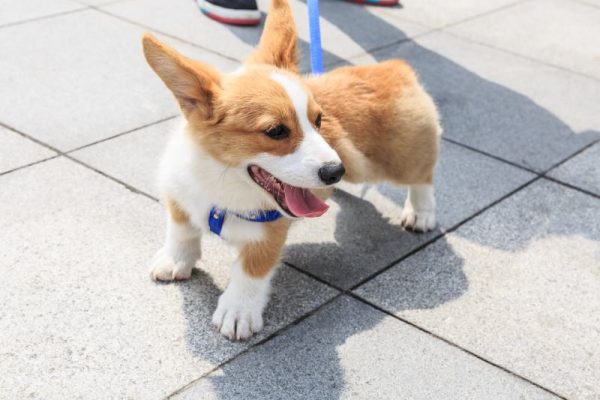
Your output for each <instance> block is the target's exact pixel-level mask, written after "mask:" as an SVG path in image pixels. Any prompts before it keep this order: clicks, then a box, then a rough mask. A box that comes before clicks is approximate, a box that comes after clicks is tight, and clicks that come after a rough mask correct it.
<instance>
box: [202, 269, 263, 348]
mask: <svg viewBox="0 0 600 400" xmlns="http://www.w3.org/2000/svg"><path fill="white" fill-rule="evenodd" d="M274 270H275V269H273V270H272V271H271V272H269V274H267V276H265V277H264V278H253V277H251V276H249V275H248V274H246V273H245V272H244V270H243V268H242V265H241V264H240V262H239V261H236V262H235V264H233V268H232V269H231V279H230V281H229V285H227V289H225V291H224V292H223V294H222V295H221V297H219V304H218V305H217V309H216V311H215V313H214V314H213V318H212V323H213V325H215V326H216V327H217V329H218V330H219V332H221V333H222V334H223V335H225V336H227V337H228V338H229V339H230V340H244V339H248V338H249V337H250V336H252V335H253V334H254V333H257V332H259V331H260V330H261V329H262V328H263V319H262V313H263V310H264V308H265V306H266V305H267V302H268V301H269V290H270V287H271V278H272V276H273V272H274Z"/></svg>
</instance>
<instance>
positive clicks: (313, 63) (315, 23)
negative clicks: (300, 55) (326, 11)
mask: <svg viewBox="0 0 600 400" xmlns="http://www.w3.org/2000/svg"><path fill="white" fill-rule="evenodd" d="M306 4H307V6H308V29H309V31H310V67H311V69H312V73H313V74H315V75H320V74H322V73H323V72H324V69H323V49H322V48H321V27H320V24H319V0H306Z"/></svg>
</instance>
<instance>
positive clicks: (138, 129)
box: [64, 114, 179, 154]
mask: <svg viewBox="0 0 600 400" xmlns="http://www.w3.org/2000/svg"><path fill="white" fill-rule="evenodd" d="M178 116H179V114H175V115H170V116H168V117H165V118H162V119H159V120H158V121H154V122H150V123H147V124H144V125H141V126H138V127H135V128H133V129H129V130H126V131H123V132H120V133H117V134H115V135H112V136H109V137H105V138H102V139H100V140H96V141H95V142H91V143H87V144H84V145H82V146H78V147H75V148H73V149H70V150H65V151H64V154H71V153H74V152H76V151H79V150H83V149H87V148H88V147H92V146H95V145H97V144H100V143H104V142H108V141H110V140H113V139H117V138H120V137H121V136H125V135H128V134H130V133H135V132H137V131H140V130H142V129H145V128H149V127H151V126H154V125H158V124H161V123H163V122H167V121H170V120H172V119H175V118H177V117H178Z"/></svg>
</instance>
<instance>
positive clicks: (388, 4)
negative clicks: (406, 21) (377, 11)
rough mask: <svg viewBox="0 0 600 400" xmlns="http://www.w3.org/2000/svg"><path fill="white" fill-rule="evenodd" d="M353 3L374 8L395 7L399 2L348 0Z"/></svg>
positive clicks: (390, 0) (396, 0) (397, 0)
mask: <svg viewBox="0 0 600 400" xmlns="http://www.w3.org/2000/svg"><path fill="white" fill-rule="evenodd" d="M347 1H349V2H351V3H358V4H366V5H372V6H382V7H393V6H397V5H398V4H399V3H400V2H399V0H347Z"/></svg>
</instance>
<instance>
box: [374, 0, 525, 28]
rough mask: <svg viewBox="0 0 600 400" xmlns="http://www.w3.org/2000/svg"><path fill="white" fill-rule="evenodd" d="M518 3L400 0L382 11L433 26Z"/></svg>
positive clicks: (501, 0)
mask: <svg viewBox="0 0 600 400" xmlns="http://www.w3.org/2000/svg"><path fill="white" fill-rule="evenodd" d="M516 3H519V1H518V0H488V1H477V0H456V1H452V2H449V1H444V0H430V1H420V0H402V1H401V4H402V7H398V8H395V7H394V8H387V7H386V8H385V9H383V8H382V10H383V12H386V13H389V14H391V15H397V16H398V17H400V18H402V19H406V20H409V21H413V22H417V23H420V24H424V25H427V26H430V27H434V28H440V27H442V26H445V25H449V24H455V23H457V22H460V21H462V20H465V19H469V18H473V17H476V16H478V15H480V14H485V13H493V12H494V11H495V10H497V9H502V8H504V7H508V6H510V5H511V4H516Z"/></svg>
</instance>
